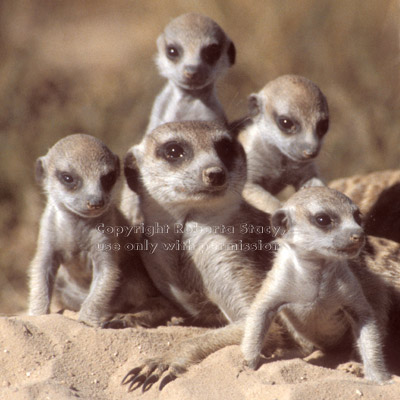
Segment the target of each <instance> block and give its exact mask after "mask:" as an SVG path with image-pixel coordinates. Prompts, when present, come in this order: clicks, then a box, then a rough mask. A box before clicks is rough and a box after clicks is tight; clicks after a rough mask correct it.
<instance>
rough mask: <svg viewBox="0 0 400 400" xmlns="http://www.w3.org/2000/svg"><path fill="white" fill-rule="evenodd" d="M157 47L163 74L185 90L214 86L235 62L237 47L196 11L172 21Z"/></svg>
mask: <svg viewBox="0 0 400 400" xmlns="http://www.w3.org/2000/svg"><path fill="white" fill-rule="evenodd" d="M157 47H158V54H157V58H156V63H157V66H158V69H159V72H160V74H161V75H162V76H164V77H165V78H167V79H169V80H171V81H172V82H173V83H174V84H175V85H177V86H179V87H180V88H182V89H186V90H200V89H203V88H205V87H207V86H209V85H212V84H213V83H214V81H215V80H216V79H217V78H218V77H219V76H220V75H221V74H222V73H223V72H225V71H226V70H227V68H229V67H230V66H231V65H233V64H234V62H235V55H236V50H235V46H234V44H233V42H232V41H231V40H230V39H229V38H228V36H227V35H226V34H225V32H224V31H223V30H222V29H221V27H220V26H219V25H218V24H217V23H216V22H214V21H213V20H212V19H211V18H208V17H205V16H203V15H199V14H194V13H190V14H184V15H181V16H179V17H177V18H175V19H174V20H172V21H171V22H170V23H169V24H168V25H167V26H166V28H165V30H164V32H163V33H162V34H161V35H160V36H159V37H158V39H157Z"/></svg>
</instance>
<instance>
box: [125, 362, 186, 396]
mask: <svg viewBox="0 0 400 400" xmlns="http://www.w3.org/2000/svg"><path fill="white" fill-rule="evenodd" d="M185 371H186V368H185V367H183V366H182V365H179V364H178V363H176V362H171V363H170V362H168V361H166V360H164V359H163V358H153V359H148V360H146V361H145V362H144V363H143V364H142V365H141V366H139V367H136V368H133V369H131V370H130V371H129V372H128V373H127V374H126V375H125V376H124V378H123V379H122V382H121V384H122V385H128V392H132V391H133V390H136V389H138V388H139V387H140V386H141V387H142V392H146V391H147V390H149V389H150V388H151V387H152V386H153V385H154V384H155V383H156V382H157V381H159V380H160V378H161V377H163V378H162V380H161V382H160V385H159V387H158V388H159V390H162V389H163V388H164V386H165V385H167V384H168V383H170V382H172V381H173V380H175V379H176V378H177V377H178V375H180V374H182V373H183V372H185ZM164 374H165V375H164ZM163 375H164V376H163Z"/></svg>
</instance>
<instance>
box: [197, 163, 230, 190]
mask: <svg viewBox="0 0 400 400" xmlns="http://www.w3.org/2000/svg"><path fill="white" fill-rule="evenodd" d="M203 182H204V183H205V184H206V185H208V186H215V187H217V186H222V185H224V184H225V182H226V173H225V171H224V170H223V169H222V168H221V167H210V168H207V169H205V170H204V171H203Z"/></svg>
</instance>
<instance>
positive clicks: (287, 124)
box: [277, 116, 297, 134]
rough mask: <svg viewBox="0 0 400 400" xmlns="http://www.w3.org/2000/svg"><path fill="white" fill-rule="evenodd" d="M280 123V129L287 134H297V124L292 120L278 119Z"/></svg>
mask: <svg viewBox="0 0 400 400" xmlns="http://www.w3.org/2000/svg"><path fill="white" fill-rule="evenodd" d="M277 122H278V127H279V128H280V129H281V130H282V131H283V132H285V133H290V134H291V133H295V132H296V129H297V127H296V123H295V121H293V120H292V119H290V118H288V117H285V116H280V117H278V119H277Z"/></svg>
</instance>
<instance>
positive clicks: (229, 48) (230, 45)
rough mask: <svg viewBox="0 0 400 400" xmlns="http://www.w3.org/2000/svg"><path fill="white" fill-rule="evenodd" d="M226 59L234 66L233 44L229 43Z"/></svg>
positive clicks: (234, 50)
mask: <svg viewBox="0 0 400 400" xmlns="http://www.w3.org/2000/svg"><path fill="white" fill-rule="evenodd" d="M228 58H229V62H230V63H231V65H233V64H235V61H236V47H235V45H234V44H233V42H230V44H229V47H228Z"/></svg>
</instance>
